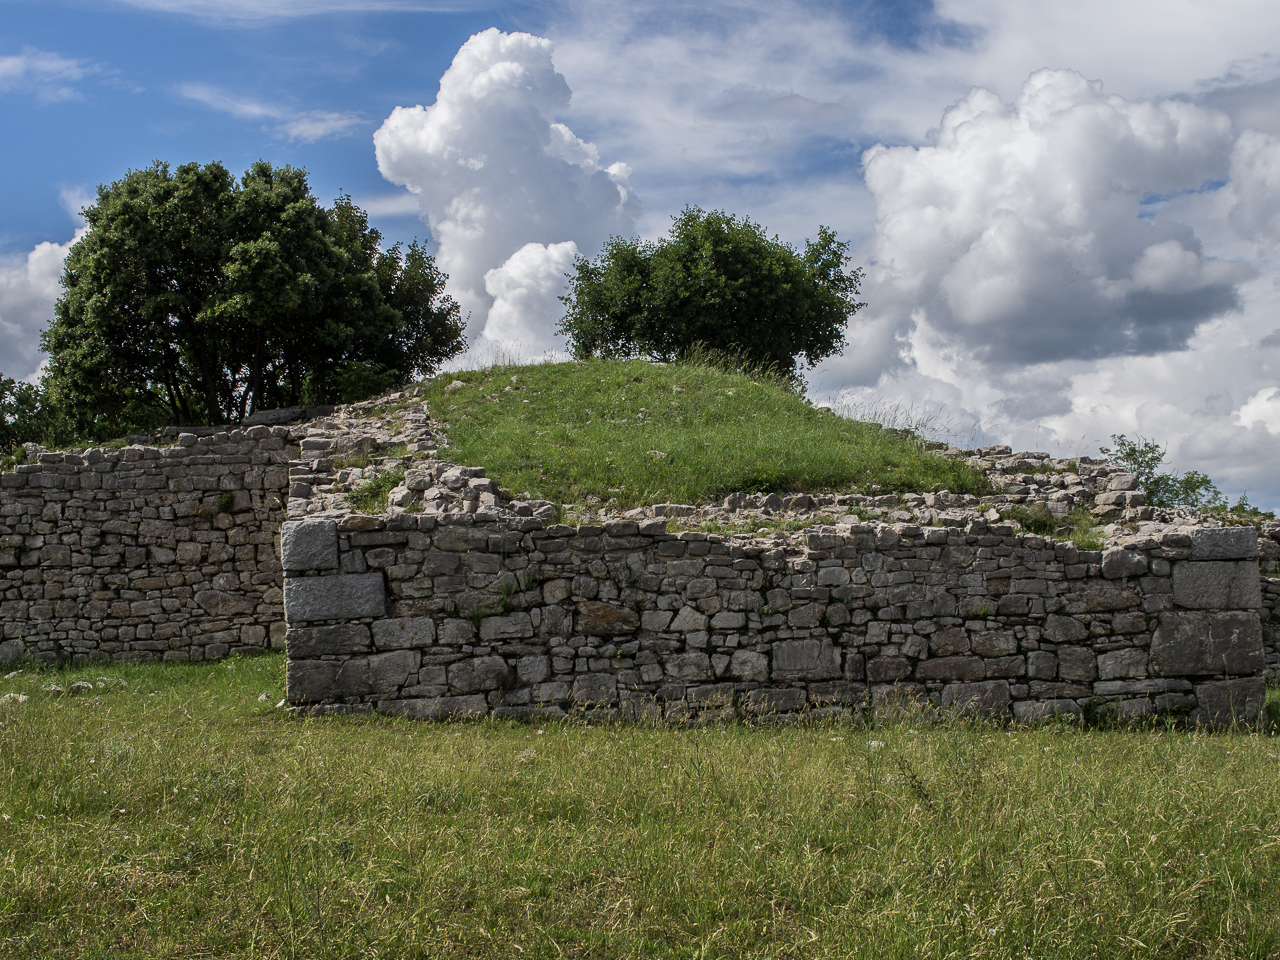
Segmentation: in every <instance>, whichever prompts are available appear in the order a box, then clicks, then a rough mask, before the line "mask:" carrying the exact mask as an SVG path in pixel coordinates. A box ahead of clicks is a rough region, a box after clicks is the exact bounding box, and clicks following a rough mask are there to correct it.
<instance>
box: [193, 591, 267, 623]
mask: <svg viewBox="0 0 1280 960" xmlns="http://www.w3.org/2000/svg"><path fill="white" fill-rule="evenodd" d="M196 603H198V604H199V605H200V608H201V609H202V610H204V612H205V613H207V614H209V615H210V616H213V617H238V616H242V615H244V614H247V613H253V611H254V607H255V604H254V602H253V601H252V600H251V599H249V598H248V597H246V596H243V595H242V594H238V593H228V592H227V591H225V590H200V591H198V592H197V593H196Z"/></svg>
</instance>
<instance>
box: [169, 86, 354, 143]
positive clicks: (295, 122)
mask: <svg viewBox="0 0 1280 960" xmlns="http://www.w3.org/2000/svg"><path fill="white" fill-rule="evenodd" d="M178 94H179V95H180V96H182V97H183V98H184V99H187V100H194V101H196V102H197V103H203V104H204V105H205V106H206V107H209V108H211V109H213V110H217V111H219V112H220V113H229V114H231V116H233V117H240V118H241V119H245V120H273V121H276V124H275V128H276V135H277V136H280V137H287V138H288V139H290V140H300V141H302V142H303V143H314V142H315V141H317V140H324V139H327V138H329V137H340V136H343V135H345V134H348V133H351V132H352V129H353V128H354V127H357V126H359V125H360V124H361V123H362V122H363V121H364V118H363V117H361V116H360V115H359V114H358V113H350V112H342V113H334V112H331V111H328V110H304V111H301V112H299V111H296V110H289V109H288V108H286V107H282V106H280V105H278V104H274V103H264V102H263V101H260V100H253V99H250V98H247V97H237V96H234V95H232V94H229V93H227V92H226V91H224V90H222V89H220V88H218V87H215V86H211V85H210V84H207V83H184V84H182V85H181V86H179V87H178Z"/></svg>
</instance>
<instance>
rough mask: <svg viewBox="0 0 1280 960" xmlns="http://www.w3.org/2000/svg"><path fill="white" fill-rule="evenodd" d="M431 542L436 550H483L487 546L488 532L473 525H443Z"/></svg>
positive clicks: (459, 551)
mask: <svg viewBox="0 0 1280 960" xmlns="http://www.w3.org/2000/svg"><path fill="white" fill-rule="evenodd" d="M432 542H433V543H434V544H435V547H436V549H437V550H451V551H454V552H458V553H461V552H464V551H472V550H476V551H483V550H485V549H486V548H487V547H488V546H489V533H488V531H487V530H484V529H477V528H475V527H443V528H441V529H439V530H437V531H436V532H435V534H434V535H433V537H432Z"/></svg>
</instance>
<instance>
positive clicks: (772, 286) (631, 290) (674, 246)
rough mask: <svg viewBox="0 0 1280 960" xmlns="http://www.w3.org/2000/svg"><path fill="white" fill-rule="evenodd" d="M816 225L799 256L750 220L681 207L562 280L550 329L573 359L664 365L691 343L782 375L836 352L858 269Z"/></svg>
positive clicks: (580, 263)
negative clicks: (666, 227)
mask: <svg viewBox="0 0 1280 960" xmlns="http://www.w3.org/2000/svg"><path fill="white" fill-rule="evenodd" d="M848 246H849V245H848V244H847V243H843V242H841V241H839V240H837V239H836V234H835V233H834V232H833V231H831V230H828V229H827V228H826V227H820V228H819V229H818V239H817V240H816V241H807V242H806V243H805V250H804V252H803V253H799V252H797V251H796V250H795V249H794V248H793V247H791V246H790V245H789V244H786V243H783V242H782V241H780V240H779V239H778V238H777V237H774V238H773V239H770V238H769V237H768V236H767V235H766V234H765V232H764V230H763V228H761V227H760V226H759V225H758V224H756V223H753V222H752V221H751V220H749V219H746V218H742V219H739V218H737V217H733V216H730V215H729V214H726V213H723V212H720V211H713V212H711V213H705V212H703V211H702V210H700V209H698V208H697V207H687V208H685V210H684V212H683V213H681V214H680V216H678V217H676V218H674V223H673V225H672V228H671V231H670V234H669V236H668V237H666V238H664V239H662V240H659V241H657V242H656V243H648V242H643V241H640V240H638V239H631V240H624V239H622V238H621V237H614V238H613V239H611V240H610V241H609V242H608V243H607V244H606V245H605V248H604V250H603V251H602V252H601V254H600V256H598V257H597V258H596V259H595V260H589V259H587V258H586V257H579V258H578V259H577V260H576V261H575V263H574V272H573V273H572V274H570V290H569V293H568V294H567V295H566V296H564V297H561V300H562V301H563V302H564V304H565V307H566V313H565V316H564V319H563V320H562V321H561V323H560V328H559V329H560V332H561V333H563V334H564V335H565V336H566V337H568V339H569V342H570V346H571V348H572V350H573V352H574V354H575V355H576V356H579V357H590V356H603V357H627V356H635V355H644V356H649V357H651V358H653V359H657V360H672V359H675V358H676V357H678V356H680V355H681V354H683V353H685V352H687V351H688V350H690V349H692V348H693V347H695V346H701V347H704V348H709V349H711V350H714V351H720V352H723V353H727V354H735V355H737V356H740V357H742V358H743V359H744V360H746V361H748V362H750V363H752V364H757V365H760V366H766V367H768V366H772V367H776V368H777V370H778V371H779V372H780V373H783V374H786V375H788V376H794V374H795V372H796V367H797V364H799V363H803V364H804V365H806V366H809V367H813V366H814V365H815V364H817V363H818V362H819V361H820V360H823V359H824V358H826V357H829V356H832V355H835V354H838V353H840V352H841V350H843V349H844V346H845V339H844V331H845V325H846V324H847V323H848V321H849V319H850V318H851V317H852V316H853V315H854V314H855V313H857V312H858V310H860V309H861V308H862V307H863V306H865V304H862V303H859V302H857V299H856V298H857V294H858V289H859V285H860V283H861V281H862V270H861V269H856V270H853V271H849V270H847V269H846V268H847V266H848V264H849V256H848Z"/></svg>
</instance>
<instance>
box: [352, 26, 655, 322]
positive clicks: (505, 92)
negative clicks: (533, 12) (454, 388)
mask: <svg viewBox="0 0 1280 960" xmlns="http://www.w3.org/2000/svg"><path fill="white" fill-rule="evenodd" d="M552 52H553V45H552V43H551V41H549V40H546V39H543V38H541V37H535V36H532V35H530V34H525V33H512V34H506V33H502V32H500V31H498V30H496V29H490V30H486V31H484V32H483V33H479V34H476V35H475V36H474V37H472V38H471V39H470V40H468V41H467V42H466V43H465V44H463V46H462V48H461V49H460V50H459V51H458V54H457V56H456V57H454V60H453V63H452V65H451V66H450V67H449V69H448V70H447V71H446V72H445V74H444V76H443V77H441V79H440V93H439V95H438V96H437V98H436V101H435V103H433V104H431V105H430V106H426V107H424V106H415V107H397V108H396V109H395V110H394V111H392V113H391V116H389V117H388V118H387V120H386V121H385V122H384V123H383V124H382V126H381V127H380V128H379V129H378V131H377V132H376V133H375V134H374V146H375V149H376V154H377V159H378V169H379V170H380V171H381V172H382V175H383V176H384V177H386V178H387V179H388V180H390V181H391V182H393V183H396V184H399V185H401V186H404V187H407V188H408V189H409V190H410V191H411V192H412V193H413V194H414V195H415V196H417V198H418V201H419V204H420V208H421V211H422V215H423V216H424V217H425V218H426V220H427V222H428V223H429V225H430V228H431V233H432V236H433V237H434V238H435V240H436V242H437V244H438V245H439V252H438V255H437V258H436V259H437V263H438V264H439V265H440V268H441V269H442V270H444V271H445V272H446V273H447V274H449V290H450V292H451V293H452V294H453V296H454V297H455V298H456V299H457V300H458V302H459V303H460V304H461V305H462V308H463V312H464V314H469V315H470V318H471V319H470V321H469V325H468V335H469V337H470V338H471V339H472V340H473V341H474V340H475V339H476V338H477V337H479V336H483V337H486V338H488V339H490V340H496V341H502V340H506V339H507V338H508V337H509V336H510V335H511V334H513V333H520V334H521V335H527V336H529V337H530V339H531V340H535V341H536V342H538V343H543V344H546V343H552V341H551V340H550V339H549V338H550V331H549V328H547V327H545V326H544V325H541V324H540V323H539V322H537V321H535V320H534V319H533V318H532V315H530V317H529V318H524V319H518V318H517V317H516V315H515V313H514V312H513V311H514V306H513V305H514V304H516V303H517V302H522V301H527V302H529V303H530V304H532V303H534V302H536V303H538V304H539V305H540V306H539V307H538V308H537V310H538V312H539V315H545V308H546V306H547V304H548V302H549V301H548V300H547V296H548V295H549V294H548V292H547V284H548V283H550V282H551V281H550V279H549V278H550V277H551V276H552V274H553V273H555V272H556V271H558V272H559V273H561V274H563V272H564V269H563V268H564V267H566V266H567V264H568V263H571V261H572V252H570V251H571V250H572V251H574V252H576V251H582V252H583V253H585V254H588V255H590V254H594V253H595V252H596V250H598V249H599V247H600V246H601V245H602V244H603V242H604V241H605V240H606V239H607V238H608V237H609V236H610V235H613V234H622V235H627V234H631V233H632V232H633V231H634V227H635V220H636V216H637V214H638V213H639V209H640V207H639V203H638V201H637V200H636V198H635V196H634V193H633V191H632V189H631V185H630V182H629V176H630V172H631V171H630V169H629V168H628V167H627V165H626V164H624V163H613V164H610V165H608V166H605V165H603V164H602V162H601V160H600V157H599V152H598V151H597V149H596V147H595V146H594V145H593V144H591V143H588V142H585V141H583V140H581V139H579V138H578V137H577V136H575V135H574V133H573V131H572V130H570V129H569V128H568V127H567V126H565V125H564V124H563V123H559V122H557V120H556V116H557V114H558V113H559V112H560V111H563V110H565V109H566V108H567V107H568V106H569V100H570V91H569V85H568V84H567V83H566V82H565V79H564V77H563V76H561V75H560V74H559V73H557V72H556V70H555V67H554V66H553V64H552ZM530 245H533V246H530ZM522 283H527V284H528V287H527V290H526V292H524V293H521V292H519V290H518V289H517V288H518V287H519V284H522ZM519 289H525V288H522V287H521V288H519ZM556 292H557V293H558V292H559V291H558V290H557V291H556ZM495 307H496V308H497V309H496V312H492V311H491V308H495ZM544 318H545V317H544Z"/></svg>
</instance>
